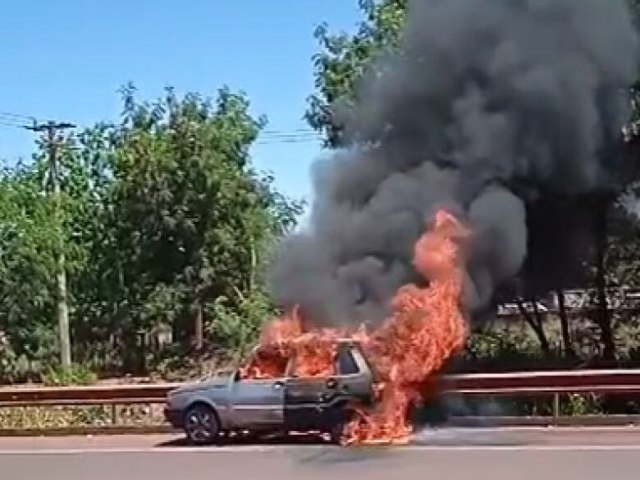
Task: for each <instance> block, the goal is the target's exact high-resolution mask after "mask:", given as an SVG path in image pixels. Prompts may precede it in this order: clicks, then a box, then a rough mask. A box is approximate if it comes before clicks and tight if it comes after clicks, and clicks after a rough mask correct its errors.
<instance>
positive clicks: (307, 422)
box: [165, 339, 375, 445]
mask: <svg viewBox="0 0 640 480" xmlns="http://www.w3.org/2000/svg"><path fill="white" fill-rule="evenodd" d="M264 354H265V352H264V351H263V350H262V349H261V347H256V348H255V349H254V350H253V352H252V354H251V355H250V357H249V363H250V362H251V359H256V358H259V357H260V356H261V355H264ZM269 354H270V355H273V352H269ZM296 355H297V354H296V353H290V354H288V355H285V354H283V355H282V358H280V359H279V360H280V361H279V362H275V363H276V364H277V365H278V371H277V372H270V375H269V376H268V378H253V377H247V376H246V375H245V373H244V372H246V369H244V368H242V367H240V368H237V369H236V370H235V371H233V373H231V374H226V375H222V374H219V375H215V376H213V377H212V378H209V379H206V380H202V381H200V382H196V383H192V384H188V385H185V386H182V387H179V388H177V389H175V390H172V391H170V392H169V393H168V395H167V399H166V406H165V417H166V419H167V420H168V422H169V423H170V424H171V425H172V426H173V427H174V428H177V429H181V430H183V431H184V432H185V434H186V436H187V438H188V440H189V441H190V442H191V443H192V444H196V445H203V444H212V443H216V442H217V441H218V440H219V439H221V438H222V437H223V436H226V435H229V434H232V433H234V432H250V433H253V434H269V433H276V434H285V435H286V434H287V433H289V432H311V431H314V432H320V433H324V434H329V436H330V438H331V440H332V441H334V442H337V441H339V438H340V435H341V434H342V431H343V427H344V425H345V424H346V422H348V421H349V419H350V418H351V415H352V413H353V409H352V408H349V407H350V406H352V405H354V404H357V405H363V406H366V405H371V404H372V403H373V401H374V400H373V399H374V385H375V378H374V371H373V369H372V368H371V366H370V364H369V362H368V361H367V359H366V357H365V355H364V353H363V350H362V348H361V346H360V345H359V344H358V343H357V342H356V341H353V340H348V339H347V340H338V341H337V342H336V348H335V354H334V355H333V366H332V374H330V375H322V376H297V375H296V374H295V372H296V368H295V365H296V361H297V360H298V358H297V356H296ZM272 364H273V362H272Z"/></svg>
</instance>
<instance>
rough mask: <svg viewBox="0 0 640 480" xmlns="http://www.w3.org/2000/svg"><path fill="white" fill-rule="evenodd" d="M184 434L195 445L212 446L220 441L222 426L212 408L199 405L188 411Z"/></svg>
mask: <svg viewBox="0 0 640 480" xmlns="http://www.w3.org/2000/svg"><path fill="white" fill-rule="evenodd" d="M184 432H185V433H186V435H187V438H188V439H189V442H191V443H192V444H194V445H211V444H213V443H215V442H217V441H218V437H219V434H220V425H219V424H218V419H217V418H216V414H215V412H214V411H213V409H212V408H211V407H209V406H208V405H204V404H202V403H197V404H195V405H193V406H191V407H189V409H188V410H187V412H186V414H185V418H184Z"/></svg>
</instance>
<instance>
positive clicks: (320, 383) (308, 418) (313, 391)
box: [284, 357, 335, 431]
mask: <svg viewBox="0 0 640 480" xmlns="http://www.w3.org/2000/svg"><path fill="white" fill-rule="evenodd" d="M296 360H297V359H296V358H295V357H294V358H292V361H291V368H290V369H289V372H290V374H289V375H287V378H286V386H285V397H284V404H285V412H284V417H285V425H286V426H287V428H288V429H289V430H299V431H306V430H315V429H322V428H323V425H324V424H325V423H326V422H325V413H326V409H327V407H328V405H329V404H330V403H331V400H332V398H333V396H334V395H335V389H334V387H335V385H334V384H335V381H334V375H333V374H334V373H335V372H332V373H331V374H329V375H328V376H297V375H296V373H295V372H296V368H295V362H296Z"/></svg>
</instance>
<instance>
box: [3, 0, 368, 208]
mask: <svg viewBox="0 0 640 480" xmlns="http://www.w3.org/2000/svg"><path fill="white" fill-rule="evenodd" d="M5 3H6V5H3V8H2V15H0V45H2V48H1V49H0V71H2V75H1V76H0V112H12V113H18V114H25V115H32V116H35V117H37V118H39V119H56V120H65V121H72V122H74V123H76V124H78V125H80V126H86V125H90V124H92V123H94V122H96V121H101V120H115V119H117V117H118V114H119V112H120V103H119V96H118V94H117V90H118V88H119V87H120V86H121V85H123V84H125V83H126V82H128V81H133V82H134V83H135V84H136V86H137V87H138V90H139V93H140V95H141V96H142V97H144V98H147V99H152V98H155V97H156V96H158V95H160V94H161V93H162V90H163V88H164V87H165V86H173V87H175V88H176V90H177V91H178V92H179V93H184V92H186V91H197V92H200V93H202V94H204V95H214V94H215V92H216V90H217V89H218V88H219V87H220V86H222V85H228V86H229V87H231V88H232V89H235V90H243V91H245V92H246V93H247V94H248V96H249V97H250V99H251V102H252V110H253V112H254V113H255V114H265V115H266V116H267V117H268V118H269V126H268V127H267V129H269V130H278V131H285V132H291V131H295V130H296V129H300V128H307V125H306V124H305V123H304V121H303V120H302V116H303V114H304V110H305V108H306V98H307V96H308V95H309V94H311V93H312V91H313V77H312V64H311V56H312V55H313V54H314V53H315V52H316V51H317V44H316V42H315V39H314V38H313V31H314V29H315V27H316V26H317V25H318V24H319V23H321V22H327V23H328V24H329V26H330V27H331V28H332V29H334V30H351V29H352V28H353V26H354V25H355V23H356V22H357V21H358V20H359V12H358V9H357V0H275V1H269V2H267V1H260V0H233V1H232V0H226V1H225V0H187V1H184V2H176V1H169V0H155V1H151V0H135V1H132V0H128V1H125V0H110V1H108V2H97V1H89V0H86V1H81V0H62V1H55V2H52V1H47V0H22V1H19V2H5ZM32 149H33V136H32V134H31V133H29V132H26V131H21V130H20V129H16V128H11V127H7V126H2V125H0V159H8V160H10V161H11V160H14V159H16V158H19V157H24V158H28V157H29V156H30V154H31V152H32ZM319 154H321V149H320V146H319V144H318V142H317V141H305V142H300V143H283V142H274V141H273V140H269V141H265V143H262V144H259V145H256V147H255V148H254V163H255V164H256V165H257V166H258V167H259V168H261V169H268V170H271V171H272V172H274V174H275V177H276V181H277V184H278V186H279V188H280V189H281V190H283V191H284V192H286V193H287V194H289V195H292V196H296V197H301V196H308V195H309V194H310V178H309V167H310V164H311V162H312V161H313V160H314V159H315V158H316V157H317V156H318V155H319Z"/></svg>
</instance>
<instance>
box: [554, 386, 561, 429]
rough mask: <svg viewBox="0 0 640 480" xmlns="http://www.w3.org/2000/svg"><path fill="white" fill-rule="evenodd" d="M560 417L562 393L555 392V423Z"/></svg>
mask: <svg viewBox="0 0 640 480" xmlns="http://www.w3.org/2000/svg"><path fill="white" fill-rule="evenodd" d="M558 418H560V394H559V393H554V394H553V424H554V425H556V424H557V421H558Z"/></svg>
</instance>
